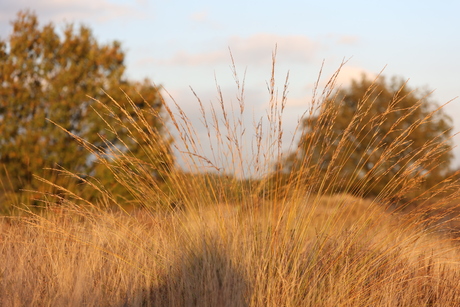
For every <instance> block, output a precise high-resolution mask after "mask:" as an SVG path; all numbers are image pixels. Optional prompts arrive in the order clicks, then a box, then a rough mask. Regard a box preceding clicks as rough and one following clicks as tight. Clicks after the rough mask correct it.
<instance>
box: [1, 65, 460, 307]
mask: <svg viewBox="0 0 460 307" xmlns="http://www.w3.org/2000/svg"><path fill="white" fill-rule="evenodd" d="M273 65H275V60H274V61H273ZM273 71H274V70H273ZM233 72H234V76H235V80H236V85H237V96H236V97H237V100H236V104H234V105H233V104H232V103H231V102H228V101H226V100H225V97H224V96H223V95H222V93H221V92H220V91H219V90H218V97H219V101H217V104H216V105H214V106H211V107H208V106H205V105H204V104H203V103H202V102H201V101H200V100H199V99H198V105H199V107H200V109H201V112H202V117H203V118H202V122H203V124H204V126H205V128H206V129H207V131H208V136H209V140H210V143H211V144H213V148H212V149H211V151H212V152H213V154H212V155H211V156H206V155H205V152H206V151H205V150H204V149H203V146H205V145H204V144H205V143H204V142H200V139H199V138H198V136H197V133H196V128H195V127H193V126H192V125H191V121H190V119H189V118H188V115H187V114H185V112H183V111H182V109H181V108H180V107H179V104H176V105H174V103H173V105H165V106H166V111H167V113H168V114H167V116H164V115H162V114H158V116H159V117H160V118H165V117H169V118H170V121H171V122H170V124H169V126H170V127H171V128H172V129H175V131H174V132H173V131H171V132H170V133H171V136H175V138H176V140H175V141H176V142H177V143H178V144H179V145H178V148H177V150H176V152H179V153H181V154H182V155H184V157H183V160H184V161H190V162H189V164H188V165H187V168H188V169H186V170H181V169H161V167H160V171H159V174H160V175H158V173H157V176H156V177H153V176H152V174H151V172H149V169H154V168H155V167H156V168H158V167H159V166H158V165H160V166H161V164H158V163H157V160H155V159H158V154H160V155H161V154H165V153H167V151H168V148H167V144H166V143H164V142H163V141H162V139H161V138H158V136H157V135H156V131H154V130H152V129H148V127H146V126H145V124H146V122H145V121H143V120H142V114H141V113H137V114H135V115H132V114H131V113H129V112H126V113H125V116H126V117H127V118H128V120H127V121H122V120H120V121H119V123H120V125H124V126H121V127H122V128H125V130H126V131H134V130H135V131H137V135H140V137H141V138H142V141H143V144H145V152H146V154H147V159H146V160H145V161H140V160H138V159H136V158H134V157H133V156H131V155H130V153H129V151H126V150H123V149H120V148H118V147H114V146H111V147H110V146H109V148H110V150H111V151H110V152H109V153H107V152H102V151H100V149H98V148H96V147H94V146H92V145H91V144H89V143H87V142H85V141H84V140H81V139H79V138H78V137H76V136H75V137H76V141H78V142H80V144H81V145H83V146H85V147H86V148H87V149H88V150H90V151H91V152H92V153H93V154H94V155H95V157H96V158H97V159H98V161H99V163H100V164H101V165H102V166H104V167H106V168H107V169H108V170H109V171H110V172H112V173H113V174H114V176H115V177H116V179H117V181H118V183H119V184H120V185H121V186H123V187H124V188H125V189H126V190H127V192H128V195H130V196H131V200H130V204H129V207H128V206H126V203H125V202H123V200H122V199H120V198H117V195H113V194H112V193H111V192H110V191H109V190H108V189H107V188H106V187H105V186H104V185H103V183H102V182H100V181H98V180H97V178H89V177H88V178H87V179H84V180H83V181H84V184H86V186H87V188H88V189H93V190H95V191H97V192H98V193H99V196H100V197H99V199H98V200H97V201H88V200H87V199H85V198H84V197H82V196H80V195H79V193H80V192H81V189H77V188H68V187H65V186H64V187H58V186H55V188H56V189H59V191H60V193H59V195H55V198H48V200H47V201H46V200H45V201H44V207H46V210H45V211H44V212H41V213H39V214H37V213H34V212H33V211H30V212H28V213H27V215H26V217H22V218H12V217H11V218H4V219H3V220H2V222H1V223H0V227H1V228H0V229H1V235H0V257H1V258H2V259H3V261H2V262H0V263H1V264H0V304H1V305H4V306H33V305H35V306H41V305H53V306H82V305H88V306H121V305H124V306H426V305H430V306H458V305H459V304H460V286H459V283H458V279H459V277H460V269H459V266H458V265H459V257H460V253H459V251H458V246H457V243H456V241H455V236H454V235H453V234H452V232H451V231H450V230H449V229H447V226H448V223H452V221H451V218H450V215H448V214H450V212H448V211H449V210H453V208H454V207H453V206H452V205H450V207H447V204H455V202H456V200H457V198H458V195H456V194H455V193H452V192H451V191H455V190H456V189H457V190H458V183H457V182H456V181H454V180H452V181H449V182H445V183H443V184H440V185H439V187H438V189H439V191H438V192H443V195H445V196H443V198H439V197H438V198H433V197H431V196H429V195H424V196H423V197H420V196H419V199H418V200H417V202H418V203H419V204H420V206H419V207H418V209H417V210H412V211H405V212H404V213H401V212H400V211H401V210H400V209H401V208H400V207H398V206H400V205H402V206H404V205H407V203H411V202H412V200H408V201H407V202H406V203H403V204H394V203H392V202H391V201H392V200H393V198H394V195H399V194H400V193H401V191H399V190H396V188H397V187H398V186H399V183H400V182H404V183H405V186H404V188H407V187H409V188H412V189H413V188H417V184H419V183H420V177H417V176H414V174H413V173H404V174H400V176H401V178H395V180H394V182H393V183H392V184H394V186H389V187H388V188H387V189H386V190H385V191H384V193H382V194H380V195H379V196H378V197H376V198H373V199H364V198H362V197H360V196H362V193H361V192H360V191H359V189H358V190H356V188H355V187H356V185H355V183H353V184H351V183H350V185H349V186H350V187H353V188H350V190H349V191H346V192H347V193H340V194H334V193H330V191H331V188H328V187H326V186H325V185H326V179H325V178H324V174H320V173H319V171H317V170H315V168H311V167H310V166H308V167H300V168H299V169H298V171H297V172H293V173H291V174H283V173H282V172H274V166H275V165H277V164H279V163H283V159H284V153H283V152H282V150H281V149H282V144H281V141H282V133H283V131H282V128H281V127H282V121H283V117H282V114H283V110H284V108H285V105H286V101H287V90H286V87H284V91H282V92H281V94H280V96H279V97H278V95H277V91H276V83H275V75H274V72H273V74H272V76H271V81H270V82H269V84H268V85H269V86H268V88H269V97H270V99H269V105H268V111H267V118H266V119H265V120H264V121H258V120H256V121H255V123H254V124H253V125H251V124H249V125H248V124H246V123H245V122H244V121H243V120H242V118H243V115H244V114H245V112H247V109H248V108H247V105H246V104H247V102H245V100H244V80H242V81H240V80H239V79H238V75H237V74H236V68H235V66H234V65H233ZM337 73H338V72H337ZM336 77H337V75H334V76H333V78H332V79H331V80H330V81H329V83H327V85H326V87H325V89H324V90H323V91H322V94H320V95H317V96H315V98H314V103H313V105H312V106H311V108H310V110H311V111H310V112H316V111H315V110H322V112H324V113H322V116H324V118H333V116H332V115H333V113H334V109H332V108H327V106H326V107H323V108H321V101H323V100H324V99H325V98H326V97H331V95H333V93H334V91H333V90H334V86H335V78H336ZM286 84H287V81H286ZM197 97H198V95H197ZM127 101H128V105H129V102H130V101H129V99H128V100H127ZM113 103H114V104H113V105H111V106H109V105H106V106H105V107H106V110H107V111H108V112H110V108H112V107H115V108H121V109H123V108H124V106H123V105H122V104H121V103H117V102H113ZM308 112H309V111H308V110H307V114H308ZM101 116H102V117H103V116H104V114H101ZM163 116H164V117H163ZM356 116H358V117H359V116H360V114H357V115H356ZM356 120H357V118H353V119H352V120H351V125H354V123H356ZM261 123H265V126H264V125H263V124H261ZM325 128H326V129H327V126H326V127H321V129H325ZM352 128H353V126H352V127H350V129H352ZM117 129H120V127H113V126H111V127H108V131H113V133H116V131H117ZM245 134H249V135H253V136H254V139H253V143H252V144H253V145H252V150H253V152H252V155H251V159H249V160H248V157H247V155H246V154H245V152H246V151H247V149H245V148H243V146H244V145H243V144H244V137H245ZM398 142H404V136H402V137H401V139H400V140H398ZM398 144H399V143H398ZM311 146H325V145H324V144H320V143H318V142H317V141H315V139H314V137H313V138H312V143H311ZM395 146H396V145H395ZM430 146H431V145H430ZM340 150H345V151H346V150H351V149H350V148H348V149H347V148H340ZM438 154H439V152H437V151H432V152H428V153H427V154H426V155H425V156H422V157H419V158H418V159H430V158H433V157H436V155H438ZM390 155H391V148H390V149H389V150H388V152H387V155H383V159H385V157H386V156H390ZM149 157H150V158H149ZM306 159H308V152H307V157H306ZM383 162H384V161H383ZM383 162H382V165H383ZM416 162H417V161H416ZM334 163H336V162H334ZM306 165H308V164H306ZM337 165H338V166H339V167H340V161H339V163H338V164H336V166H337ZM204 169H205V170H212V171H211V172H208V173H203V172H202V171H203V170H204ZM357 171H358V170H357ZM61 174H62V175H67V176H76V175H72V173H70V172H67V171H65V170H61ZM249 175H250V176H249ZM320 175H321V176H320ZM158 176H160V177H162V176H164V178H163V177H162V178H161V179H162V180H159V178H158ZM326 176H329V177H328V178H327V179H328V180H327V182H328V183H327V184H331V182H332V184H334V181H333V180H332V181H331V180H330V179H331V178H335V177H336V176H337V175H336V174H334V168H332V167H331V169H330V171H329V172H328V173H327V174H326ZM369 176H371V174H370V175H369ZM77 179H79V180H82V178H81V177H79V176H77ZM42 180H43V181H45V182H48V183H49V184H53V183H52V182H49V181H46V180H45V179H42ZM336 180H337V181H338V180H340V178H336ZM448 191H450V192H449V193H447V192H448ZM353 194H354V195H353ZM440 194H441V193H436V191H434V192H433V191H431V193H430V195H434V196H436V195H440ZM45 196H47V197H50V196H48V195H45ZM26 211H27V210H26ZM449 225H451V224H449Z"/></svg>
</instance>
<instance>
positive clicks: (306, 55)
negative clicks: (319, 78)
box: [155, 33, 320, 66]
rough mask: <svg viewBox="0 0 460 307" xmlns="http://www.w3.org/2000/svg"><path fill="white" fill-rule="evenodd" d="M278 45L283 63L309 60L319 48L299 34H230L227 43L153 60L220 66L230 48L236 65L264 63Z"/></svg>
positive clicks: (187, 64)
mask: <svg viewBox="0 0 460 307" xmlns="http://www.w3.org/2000/svg"><path fill="white" fill-rule="evenodd" d="M275 46H277V49H278V53H277V54H278V56H277V59H279V60H280V61H282V62H284V63H292V62H305V61H310V60H311V59H312V58H313V57H314V56H315V55H316V52H317V50H318V49H319V47H320V44H319V43H318V42H316V41H313V40H311V39H309V38H308V37H306V36H302V35H287V36H282V35H276V34H267V33H260V34H255V35H252V36H249V37H240V36H232V37H230V38H229V39H228V41H227V46H221V48H220V49H218V50H213V51H206V52H202V53H189V52H187V51H180V52H177V53H176V54H174V55H173V56H172V57H170V58H166V59H159V60H156V61H155V62H156V63H157V64H162V65H182V66H199V65H219V64H228V63H229V50H228V48H230V50H231V52H232V54H233V55H234V56H235V61H236V62H237V64H239V65H260V64H263V65H267V64H270V63H271V61H272V52H273V50H274V49H275Z"/></svg>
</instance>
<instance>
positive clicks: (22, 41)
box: [0, 12, 172, 193]
mask: <svg viewBox="0 0 460 307" xmlns="http://www.w3.org/2000/svg"><path fill="white" fill-rule="evenodd" d="M12 25H13V31H12V34H11V35H10V36H9V37H8V39H7V40H0V165H1V166H2V168H5V169H6V171H7V174H8V178H6V177H5V176H4V177H3V178H1V179H3V182H8V184H5V186H6V187H9V189H10V190H11V191H10V192H14V193H16V192H18V191H19V190H20V189H32V190H35V189H37V188H38V182H37V181H35V180H33V175H34V174H37V175H40V176H44V175H46V176H48V177H49V176H57V175H56V173H53V172H50V171H48V172H45V171H44V170H43V169H44V168H46V167H48V168H56V167H62V168H65V169H69V170H72V171H74V172H79V173H84V174H90V175H91V174H94V173H95V172H96V167H97V165H95V163H94V159H93V158H91V154H90V152H88V151H87V150H85V149H84V148H83V146H81V143H80V144H79V143H78V142H75V141H74V140H73V136H72V135H74V136H78V137H81V138H82V139H85V140H87V141H89V142H91V143H93V144H94V145H95V146H97V147H99V148H101V150H104V148H108V146H110V145H113V146H118V147H120V148H121V147H125V150H127V149H126V148H129V150H130V152H131V154H132V155H133V156H135V157H139V158H140V159H142V158H143V157H142V155H145V150H144V149H143V148H142V146H143V145H142V143H143V142H144V143H145V140H144V141H142V139H138V140H136V139H135V138H133V136H132V135H131V136H128V132H127V131H126V127H121V128H120V129H119V131H117V133H108V132H107V127H106V125H107V124H108V125H118V126H120V122H118V123H117V118H118V120H119V121H122V122H123V121H124V122H126V121H128V120H130V119H129V118H128V117H129V116H131V117H133V116H134V117H133V118H131V120H133V119H134V120H135V117H136V116H142V117H143V120H144V121H145V123H146V124H147V125H146V126H145V127H144V128H143V129H144V130H147V129H150V130H151V132H152V131H154V132H155V133H157V134H158V135H159V136H160V135H161V134H162V132H163V123H162V122H161V121H160V120H159V119H158V116H156V115H158V114H159V113H161V111H162V103H161V97H160V93H159V90H158V88H156V87H154V86H153V85H152V84H151V82H150V81H149V80H144V82H132V81H129V80H127V79H126V78H125V76H124V71H125V65H124V57H125V55H124V52H123V50H122V48H121V45H120V43H119V42H117V41H114V42H112V43H109V44H100V43H98V42H97V41H96V39H95V38H94V36H93V35H92V32H91V30H90V29H89V28H88V27H86V26H80V27H79V28H78V29H76V27H74V25H72V24H69V25H67V26H66V27H65V28H64V30H63V31H62V33H60V32H58V31H56V29H55V26H54V25H53V24H52V23H50V24H47V25H45V26H43V27H39V24H38V20H37V16H36V15H35V14H33V13H30V12H19V13H18V16H17V19H16V20H15V21H13V22H12ZM104 91H105V92H104ZM106 93H108V94H110V95H111V97H112V98H113V100H114V101H118V102H120V104H121V105H124V104H123V103H124V102H126V103H125V105H126V108H120V107H114V108H111V109H110V110H109V109H107V108H104V105H110V104H111V103H112V102H111V98H110V97H108V95H107V94H106ZM125 94H126V95H125ZM88 95H89V96H91V97H93V98H94V99H96V100H99V101H101V102H103V103H102V104H100V103H97V102H96V101H95V100H94V99H91V98H89V97H88ZM126 96H129V97H130V98H129V103H128V102H127V101H128V100H127V98H126ZM112 104H113V103H112ZM94 110H95V111H96V112H95V111H94ZM126 110H128V113H126V112H124V111H126ZM101 117H102V118H101ZM63 129H64V130H66V131H67V132H68V133H65V132H64V131H63ZM138 134H139V133H138ZM101 136H102V138H101ZM135 136H136V135H134V137H135ZM122 145H123V146H122ZM165 155H168V156H170V155H169V148H167V149H166V153H165V152H164V153H163V156H164V158H163V162H164V163H168V164H171V163H172V160H171V159H170V157H168V158H167V159H166V158H165ZM159 156H160V155H158V157H159ZM165 161H166V162H165ZM164 163H163V164H164ZM107 180H109V179H107Z"/></svg>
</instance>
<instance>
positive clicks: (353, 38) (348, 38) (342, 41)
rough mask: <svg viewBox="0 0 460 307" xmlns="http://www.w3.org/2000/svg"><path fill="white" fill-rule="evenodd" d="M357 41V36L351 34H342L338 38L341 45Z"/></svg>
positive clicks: (352, 43)
mask: <svg viewBox="0 0 460 307" xmlns="http://www.w3.org/2000/svg"><path fill="white" fill-rule="evenodd" d="M357 42H359V38H358V37H357V36H352V35H344V36H341V37H340V38H339V39H338V43H339V44H343V45H354V44H356V43H357Z"/></svg>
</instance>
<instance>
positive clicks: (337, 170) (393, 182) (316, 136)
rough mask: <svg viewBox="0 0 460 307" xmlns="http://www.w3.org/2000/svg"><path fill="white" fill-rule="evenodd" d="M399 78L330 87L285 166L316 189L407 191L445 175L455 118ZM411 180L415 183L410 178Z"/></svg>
mask: <svg viewBox="0 0 460 307" xmlns="http://www.w3.org/2000/svg"><path fill="white" fill-rule="evenodd" d="M438 108H439V107H438V105H437V104H436V103H435V102H433V101H431V99H430V98H429V93H425V92H422V91H419V90H413V89H411V88H410V87H408V86H407V84H406V82H404V81H403V80H401V79H398V78H393V79H392V80H391V81H390V82H388V81H387V80H386V79H385V78H384V77H379V78H377V79H376V80H374V81H373V80H369V79H368V78H366V77H365V76H363V77H362V79H361V80H358V81H357V80H354V81H352V83H351V85H350V86H349V87H347V88H342V89H339V90H331V91H329V92H327V91H326V95H325V97H324V100H323V101H322V103H321V105H320V107H319V108H318V109H317V110H316V112H312V113H311V116H309V117H308V118H306V119H304V121H303V123H302V128H303V133H302V136H301V139H300V141H299V146H298V150H297V152H296V153H294V154H291V156H290V157H289V158H288V159H287V160H286V161H285V165H284V166H283V167H284V170H285V171H286V170H287V171H288V172H289V173H290V174H291V177H292V176H293V175H292V174H294V173H295V172H296V171H297V172H298V173H299V171H300V173H301V175H299V176H300V177H302V178H298V179H299V180H303V184H307V185H308V184H309V185H310V186H312V187H313V186H314V188H312V189H314V190H321V191H323V192H329V193H336V192H348V193H358V194H360V195H364V196H366V195H374V196H376V195H379V194H380V195H381V194H386V195H388V194H392V193H393V194H394V195H395V197H396V195H398V196H397V197H404V195H403V194H404V193H408V192H409V190H411V188H414V187H415V186H416V185H418V188H420V184H421V186H422V187H423V188H424V190H426V189H429V188H430V187H432V186H434V185H435V184H436V183H438V182H439V181H441V180H442V178H443V176H445V174H446V173H447V172H448V170H449V166H450V162H451V160H452V158H453V156H452V153H451V150H450V149H451V146H452V142H451V134H450V131H451V128H452V120H451V119H450V117H449V116H448V115H446V114H445V113H444V112H442V110H441V109H438ZM409 182H410V184H409Z"/></svg>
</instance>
